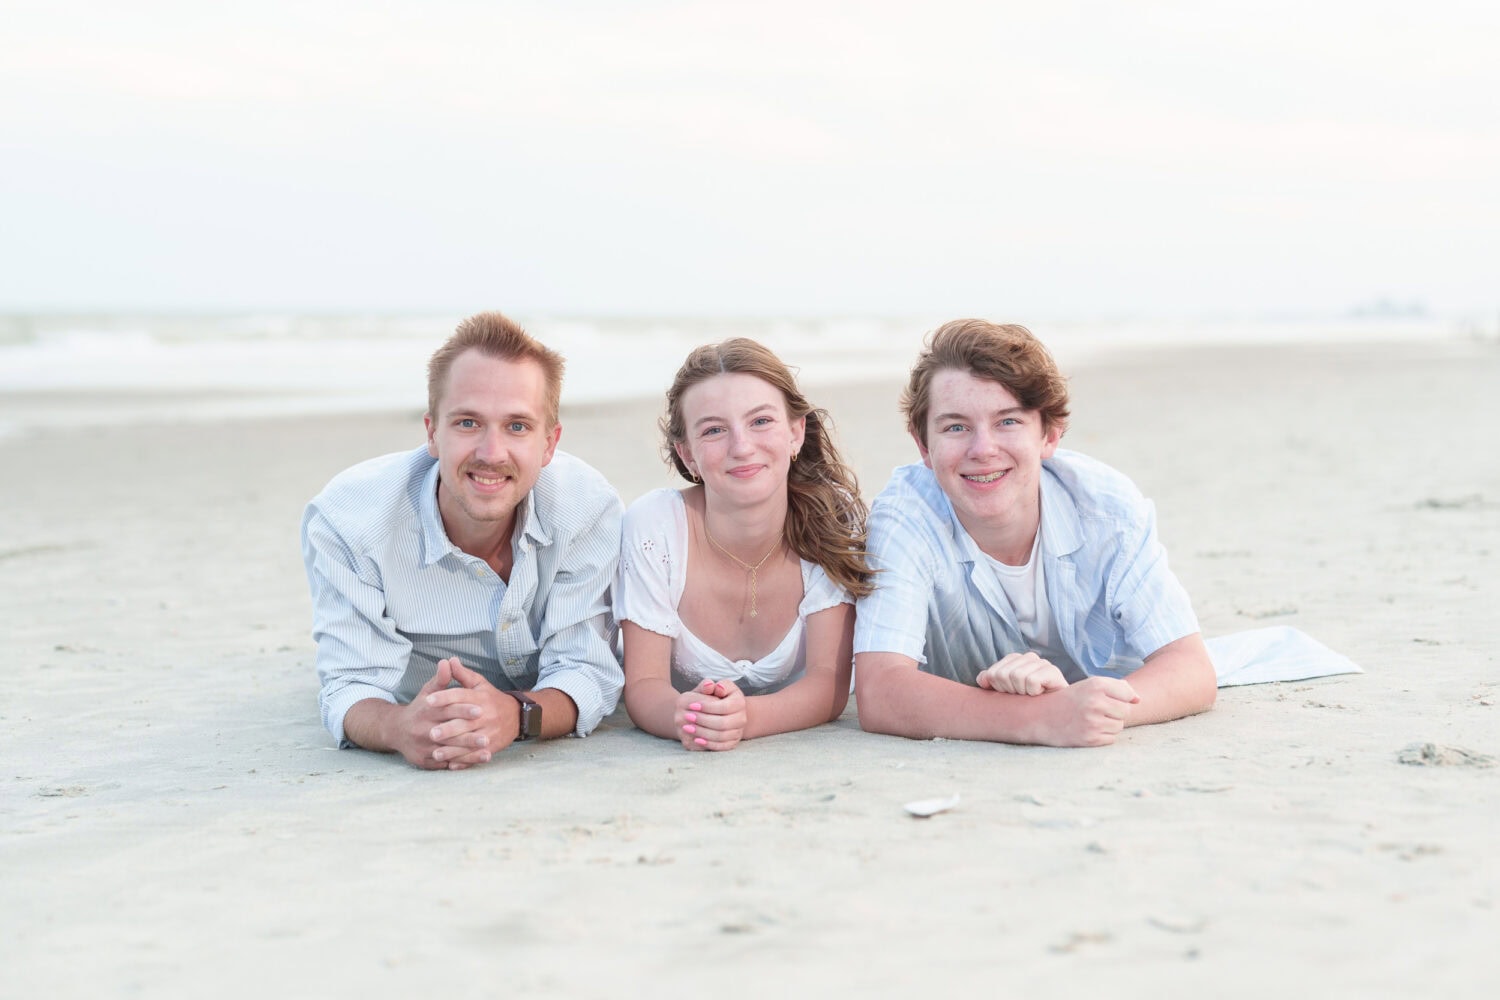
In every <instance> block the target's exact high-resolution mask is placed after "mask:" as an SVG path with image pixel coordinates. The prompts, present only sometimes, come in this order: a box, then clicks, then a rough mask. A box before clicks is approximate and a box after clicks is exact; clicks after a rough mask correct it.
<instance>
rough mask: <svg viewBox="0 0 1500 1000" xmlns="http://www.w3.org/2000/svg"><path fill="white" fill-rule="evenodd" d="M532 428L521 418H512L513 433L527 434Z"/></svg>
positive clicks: (511, 429) (511, 428)
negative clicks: (520, 419)
mask: <svg viewBox="0 0 1500 1000" xmlns="http://www.w3.org/2000/svg"><path fill="white" fill-rule="evenodd" d="M530 429H531V428H530V427H528V426H527V425H526V424H525V423H522V422H521V421H519V420H512V421H511V422H510V431H511V433H512V434H525V433H526V432H527V431H528V430H530Z"/></svg>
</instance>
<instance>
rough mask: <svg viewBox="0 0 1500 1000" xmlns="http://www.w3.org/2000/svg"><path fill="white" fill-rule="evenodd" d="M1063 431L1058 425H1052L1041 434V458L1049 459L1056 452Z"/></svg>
mask: <svg viewBox="0 0 1500 1000" xmlns="http://www.w3.org/2000/svg"><path fill="white" fill-rule="evenodd" d="M1062 436H1063V429H1062V427H1061V426H1059V425H1058V424H1052V425H1051V426H1050V427H1048V428H1047V429H1046V430H1045V431H1043V432H1042V458H1051V457H1052V454H1053V452H1055V451H1057V445H1058V442H1059V441H1061V440H1062Z"/></svg>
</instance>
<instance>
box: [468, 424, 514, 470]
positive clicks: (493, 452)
mask: <svg viewBox="0 0 1500 1000" xmlns="http://www.w3.org/2000/svg"><path fill="white" fill-rule="evenodd" d="M474 457H475V458H476V459H478V460H479V461H481V462H483V463H484V464H486V465H500V464H502V463H503V462H505V461H506V459H507V457H508V454H507V452H506V448H505V432H504V430H503V429H502V428H501V427H499V426H490V427H487V428H485V432H484V434H483V436H481V437H480V439H479V444H478V446H477V447H475V449H474Z"/></svg>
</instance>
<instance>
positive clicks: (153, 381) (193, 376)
mask: <svg viewBox="0 0 1500 1000" xmlns="http://www.w3.org/2000/svg"><path fill="white" fill-rule="evenodd" d="M461 318H462V317H461V316H459V315H457V314H454V315H446V316H445V315H428V316H415V315H406V316H379V315H375V316H362V315H341V316H315V315H268V314H254V315H249V314H247V315H204V316H183V315H177V316H148V315H88V316H64V315H47V316H22V315H10V316H3V315H0V434H15V433H20V432H23V431H26V430H27V429H30V428H36V427H44V426H52V427H58V426H70V427H76V426H105V425H113V424H120V423H138V422H158V421H170V422H179V421H199V420H223V419H234V418H245V417H257V416H267V415H296V414H315V413H348V412H369V411H375V410H393V409H409V410H411V411H413V412H414V413H415V412H420V411H421V410H422V408H423V407H424V404H425V400H426V387H425V366H426V362H427V357H428V356H429V355H430V354H431V353H432V351H433V350H434V349H435V348H436V347H437V346H438V345H439V344H440V343H442V341H443V340H444V339H445V338H446V337H447V336H448V334H449V333H450V332H451V331H452V330H453V328H454V326H455V324H456V323H457V322H458V321H459V320H460V319H461ZM944 318H947V317H928V318H924V317H890V318H824V319H725V318H713V317H707V318H696V319H695V318H670V319H641V318H630V319H622V318H613V319H612V318H592V319H589V318H584V319H579V318H557V317H548V316H529V317H528V316H518V317H517V319H519V320H520V321H521V322H522V323H523V324H524V325H525V326H526V328H527V329H528V331H529V332H531V333H532V334H533V335H534V336H536V337H538V338H539V339H541V340H542V341H543V342H544V343H546V344H548V345H549V346H550V347H553V348H554V349H556V350H558V351H560V352H561V353H562V354H563V356H564V357H566V358H567V359H568V371H567V376H566V380H565V384H564V390H563V402H564V405H568V404H574V405H576V404H580V403H587V402H601V401H608V400H618V399H626V398H654V397H659V396H661V394H662V393H664V392H665V390H666V387H667V385H668V383H669V382H670V381H671V377H672V374H673V373H674V372H675V371H676V369H677V366H678V365H679V364H680V363H681V362H682V359H683V357H684V356H685V355H686V354H687V352H688V351H689V350H690V349H692V348H693V347H695V346H697V345H699V344H703V343H708V342H712V341H716V340H722V339H724V338H726V337H735V336H746V337H753V338H755V339H757V340H760V341H761V342H762V343H765V344H766V345H767V346H769V347H770V348H771V349H773V350H774V351H776V352H777V353H778V354H779V355H780V356H781V357H782V358H783V359H784V360H786V361H787V362H788V363H789V364H791V365H793V366H795V367H796V368H797V369H798V370H799V372H800V377H801V379H802V381H803V383H804V384H805V385H806V386H808V387H810V388H813V387H816V386H817V385H826V384H829V383H834V382H848V381H854V380H862V379H870V378H899V377H900V376H901V375H902V374H904V373H905V371H906V370H907V368H908V367H909V366H910V364H911V362H912V359H913V358H914V357H915V355H916V353H917V351H918V349H919V348H920V346H921V342H922V337H923V335H924V334H925V333H926V332H927V331H929V330H931V329H933V328H934V327H935V326H937V325H938V323H939V322H941V320H942V319H944ZM1032 329H1033V330H1034V332H1036V333H1037V335H1038V336H1040V337H1041V338H1042V339H1043V340H1044V341H1045V342H1046V343H1047V344H1048V346H1049V347H1050V348H1051V349H1052V350H1053V353H1054V354H1055V355H1056V356H1057V358H1058V361H1059V363H1060V364H1061V365H1062V366H1063V367H1064V369H1065V370H1066V369H1067V368H1068V367H1069V366H1071V365H1077V364H1081V363H1085V362H1087V361H1088V360H1089V359H1090V358H1093V357H1097V356H1099V355H1101V354H1105V353H1108V352H1114V351H1129V350H1134V349H1139V348H1144V347H1159V346H1173V345H1192V344H1228V343H1248V344H1284V343H1293V342H1308V341H1369V342H1372V343H1378V342H1380V341H1388V340H1413V339H1426V338H1437V339H1441V338H1449V337H1455V336H1463V335H1472V331H1467V330H1465V329H1464V328H1462V327H1461V326H1460V325H1459V324H1455V323H1454V322H1452V321H1444V320H1439V319H1433V318H1428V317H1422V316H1416V317H1412V316H1363V317H1349V318H1345V319H1333V320H1254V321H1246V320H1235V321H1180V320H1179V321H1170V322H1153V321H1146V320H1130V321H1117V322H1072V323H1064V322H1057V323H1037V324H1034V325H1033V326H1032Z"/></svg>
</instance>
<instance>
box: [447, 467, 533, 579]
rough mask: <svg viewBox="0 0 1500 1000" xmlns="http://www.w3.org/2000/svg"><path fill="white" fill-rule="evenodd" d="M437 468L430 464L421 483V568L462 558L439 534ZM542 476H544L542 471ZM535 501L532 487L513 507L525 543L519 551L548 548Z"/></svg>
mask: <svg viewBox="0 0 1500 1000" xmlns="http://www.w3.org/2000/svg"><path fill="white" fill-rule="evenodd" d="M439 468H440V466H439V463H438V462H437V461H436V460H434V461H433V463H432V468H430V469H428V470H427V475H426V476H425V477H424V478H423V480H422V498H421V510H422V550H423V551H422V565H423V566H431V565H432V564H433V563H435V562H437V561H438V560H439V559H441V558H443V557H444V556H446V555H448V554H449V553H450V552H451V553H455V554H460V555H461V554H462V552H461V550H460V549H459V547H458V546H457V545H454V544H453V542H452V540H451V539H450V538H449V537H448V532H446V531H444V530H443V516H442V514H441V513H439V512H438V503H437V491H438V472H439ZM542 472H543V475H545V474H546V470H545V469H544V470H542ZM535 498H536V487H534V486H533V487H532V488H531V492H529V493H527V494H526V496H525V497H523V498H522V500H521V502H520V504H519V505H518V506H517V511H516V513H517V516H518V519H519V520H520V523H521V537H522V538H524V539H526V541H527V542H528V543H529V544H525V545H522V546H521V549H522V550H523V551H524V550H526V549H529V548H532V547H535V546H541V545H550V544H552V536H551V535H550V534H549V533H548V531H547V529H546V528H545V527H544V526H543V525H542V521H541V518H539V517H537V514H536V504H535V503H534V502H533V501H534V500H535ZM511 545H512V547H514V546H515V536H514V535H512V536H511Z"/></svg>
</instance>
